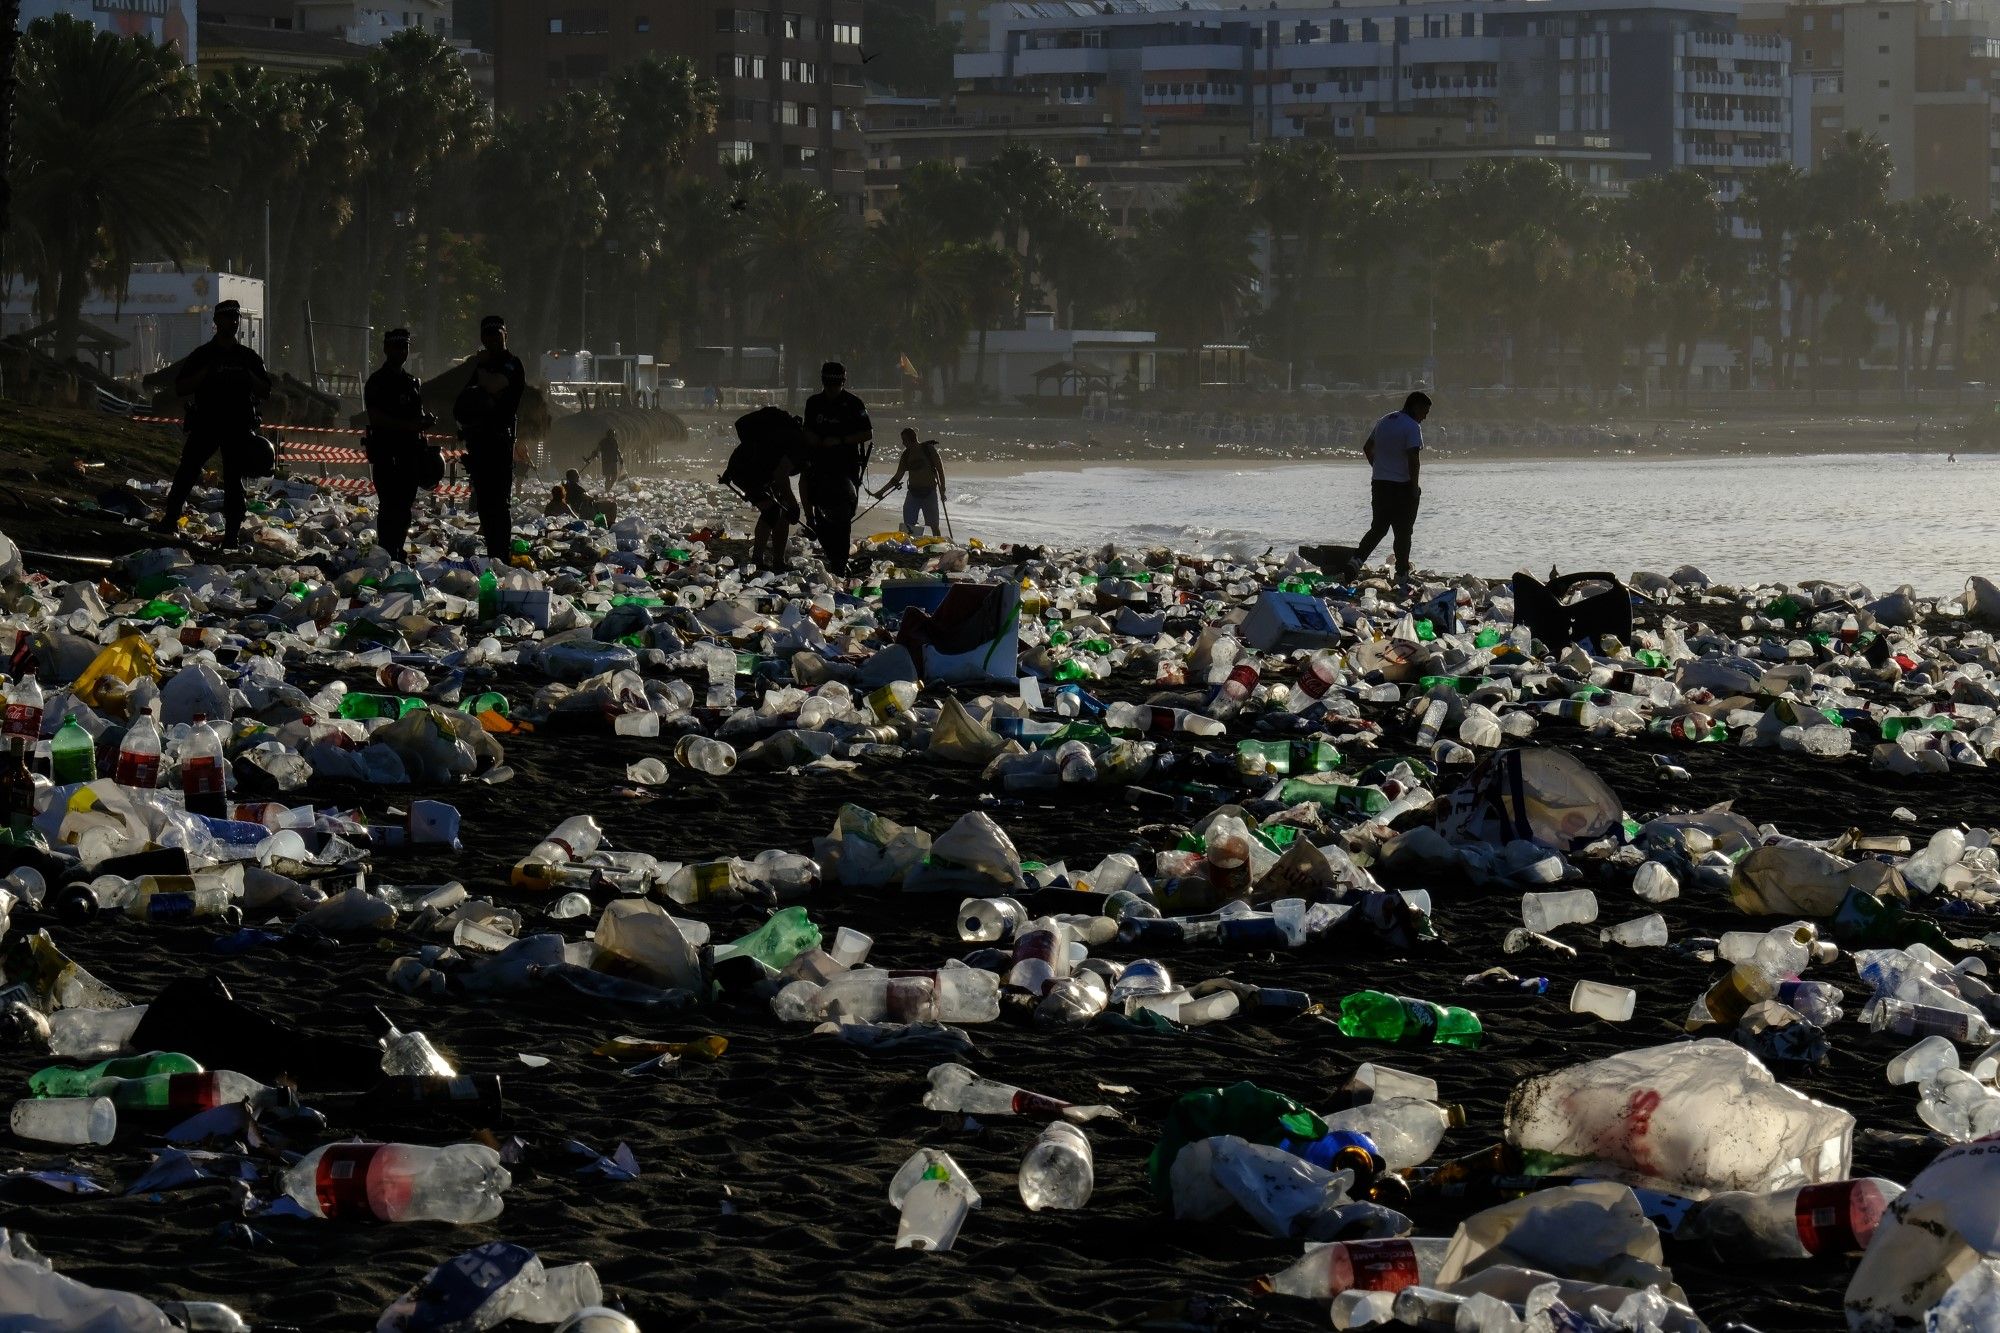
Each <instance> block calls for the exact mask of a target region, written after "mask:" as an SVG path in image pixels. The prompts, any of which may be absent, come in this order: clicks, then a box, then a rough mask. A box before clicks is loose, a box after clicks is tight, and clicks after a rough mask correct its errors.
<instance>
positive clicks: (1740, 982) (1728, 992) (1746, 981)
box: [1687, 963, 1778, 1032]
mask: <svg viewBox="0 0 2000 1333" xmlns="http://www.w3.org/2000/svg"><path fill="white" fill-rule="evenodd" d="M1777 993H1778V985H1777V983H1776V982H1775V981H1773V980H1772V979H1771V974H1770V973H1768V972H1766V971H1765V970H1764V969H1763V968H1761V967H1759V966H1757V965H1756V964H1755V963H1738V964H1737V965H1736V966H1734V967H1732V968H1730V969H1729V971H1728V972H1726V973H1724V974H1723V976H1722V979H1721V980H1720V981H1717V982H1716V983H1715V984H1714V985H1713V986H1710V987H1709V988H1708V990H1707V991H1705V992H1703V993H1702V994H1701V995H1700V996H1699V997H1698V998H1697V999H1696V1000H1695V1002H1694V1004H1693V1006H1692V1007H1691V1008H1689V1010H1688V1017H1687V1030H1688V1031H1689V1032H1694V1031H1696V1030H1698V1029H1700V1028H1703V1027H1706V1026H1708V1025H1709V1024H1710V1023H1720V1024H1722V1025H1723V1026H1724V1027H1735V1026H1736V1021H1737V1020H1738V1019H1740V1018H1742V1017H1743V1013H1744V1011H1745V1010H1747V1009H1748V1008H1749V1007H1750V1006H1751V1005H1753V1004H1761V1003H1762V1002H1764V1001H1765V1000H1768V999H1770V998H1772V997H1773V996H1775V995H1776V994H1777Z"/></svg>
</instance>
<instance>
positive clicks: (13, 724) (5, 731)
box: [0, 667, 43, 750]
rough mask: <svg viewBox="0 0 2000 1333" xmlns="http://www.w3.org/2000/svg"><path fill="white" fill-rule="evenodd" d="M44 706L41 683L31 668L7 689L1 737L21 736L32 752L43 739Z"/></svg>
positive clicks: (1, 722)
mask: <svg viewBox="0 0 2000 1333" xmlns="http://www.w3.org/2000/svg"><path fill="white" fill-rule="evenodd" d="M42 705H43V698H42V687H41V683H40V682H39V681H37V680H36V679H35V672H34V668H32V667H30V668H28V669H27V670H26V671H23V672H22V673H21V678H20V679H19V680H17V681H15V682H14V683H13V684H12V685H10V686H8V688H7V710H6V713H5V714H4V716H0V737H4V738H12V737H15V736H19V737H20V738H21V739H22V740H24V741H26V742H27V745H28V748H29V749H31V750H32V749H33V748H34V747H35V744H36V742H38V741H40V740H41V738H42Z"/></svg>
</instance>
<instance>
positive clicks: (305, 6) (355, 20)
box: [295, 0, 451, 46]
mask: <svg viewBox="0 0 2000 1333" xmlns="http://www.w3.org/2000/svg"><path fill="white" fill-rule="evenodd" d="M295 3H296V4H297V7H298V12H299V28H300V30H301V31H304V32H310V33H321V34H324V35H326V36H330V37H338V38H340V39H341V40H342V41H348V42H353V43H355V44H356V45H357V46H376V45H378V44H380V43H381V41H382V39H383V38H385V37H389V36H391V35H393V34H395V33H398V32H401V31H403V30H404V29H405V28H423V29H425V30H426V31H429V32H433V33H436V34H437V35H438V36H439V37H444V38H449V37H450V36H451V0H388V2H387V3H378V4H366V3H357V0H295Z"/></svg>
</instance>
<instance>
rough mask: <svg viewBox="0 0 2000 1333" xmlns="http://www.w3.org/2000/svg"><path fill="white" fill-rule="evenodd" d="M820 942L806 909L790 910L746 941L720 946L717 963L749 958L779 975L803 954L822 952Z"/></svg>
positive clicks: (748, 936)
mask: <svg viewBox="0 0 2000 1333" xmlns="http://www.w3.org/2000/svg"><path fill="white" fill-rule="evenodd" d="M819 942H820V933H819V927H818V926H815V925H814V924H813V923H812V920H811V918H809V917H808V916H807V915H806V909H805V908H803V907H787V908H786V909H785V910H784V911H782V912H778V913H775V914H773V915H772V917H771V919H770V920H769V921H766V922H765V923H764V924H763V925H761V926H759V927H757V929H755V930H753V931H751V932H750V933H749V934H748V935H745V936H744V937H743V938H741V939H738V940H731V941H730V942H729V943H728V944H724V945H721V946H719V947H718V948H717V949H716V951H715V961H716V962H718V963H719V962H723V961H724V960H726V959H730V958H735V957H737V956H739V955H741V954H748V955H750V956H751V957H752V958H755V959H756V960H757V961H758V962H760V963H762V964H764V965H765V966H766V967H769V968H771V969H772V970H774V971H778V970H782V969H784V968H785V967H786V966H788V965H789V964H790V963H791V961H792V960H793V959H794V958H797V957H798V956H799V955H800V954H802V953H810V952H811V951H812V950H814V949H817V948H819Z"/></svg>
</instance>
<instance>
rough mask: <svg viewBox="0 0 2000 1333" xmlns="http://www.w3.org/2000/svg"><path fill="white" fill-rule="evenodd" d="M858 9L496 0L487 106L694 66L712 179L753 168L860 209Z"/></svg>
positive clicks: (761, 1)
mask: <svg viewBox="0 0 2000 1333" xmlns="http://www.w3.org/2000/svg"><path fill="white" fill-rule="evenodd" d="M861 36H862V34H861V0H738V3H736V4H734V5H731V6H726V7H725V6H711V5H697V4H690V3H687V0H594V2H592V3H578V2H577V0H506V2H505V3H503V4H499V5H497V6H495V15H494V36H493V45H494V52H493V54H494V65H495V80H494V102H495V106H496V108H497V109H498V110H499V111H500V112H502V113H503V114H506V113H524V112H529V111H532V110H533V109H534V108H535V107H537V106H539V105H541V104H542V103H543V102H546V101H548V100H549V99H551V98H555V97H560V96H561V95H562V94H563V93H565V92H567V91H569V90H570V89H572V88H589V87H594V86H596V85H598V84H600V83H602V82H603V81H604V80H605V79H606V78H607V77H608V76H609V75H610V74H611V73H612V72H613V71H614V70H616V69H617V68H618V67H619V66H620V65H623V64H626V63H628V62H631V61H635V60H638V59H641V58H643V57H645V56H648V55H679V56H686V57H688V58H690V59H692V60H693V61H694V62H695V64H696V65H697V66H698V67H699V68H700V69H701V70H702V71H703V72H704V73H707V74H709V75H710V76H711V77H713V78H714V79H715V82H716V85H717V89H718V91H719V93H720V95H721V107H720V114H719V115H718V117H717V122H716V131H715V135H714V139H713V141H712V142H711V143H710V144H709V145H707V146H706V147H705V148H704V149H703V150H702V157H703V159H704V162H705V164H706V165H707V166H708V167H709V168H710V169H712V170H720V169H721V167H723V166H724V165H726V164H728V163H730V162H734V161H738V160H745V159H747V160H751V161H755V162H757V163H759V164H760V165H761V166H763V168H764V170H765V172H766V173H767V174H768V175H769V176H770V177H772V178H774V179H784V178H793V179H803V180H809V181H812V182H814V183H815V184H817V185H819V186H820V187H821V188H823V189H825V190H826V191H827V192H828V193H830V194H832V195H833V196H834V197H835V198H836V199H838V200H840V202H841V204H842V206H843V207H845V208H847V209H849V210H851V211H854V212H857V213H858V212H859V211H860V209H861V206H862V170H863V164H862V140H861V126H860V111H861V102H862V78H861V65H862V56H861Z"/></svg>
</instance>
